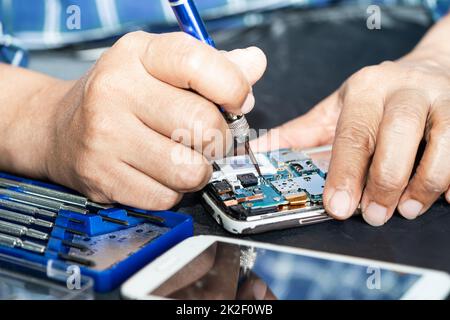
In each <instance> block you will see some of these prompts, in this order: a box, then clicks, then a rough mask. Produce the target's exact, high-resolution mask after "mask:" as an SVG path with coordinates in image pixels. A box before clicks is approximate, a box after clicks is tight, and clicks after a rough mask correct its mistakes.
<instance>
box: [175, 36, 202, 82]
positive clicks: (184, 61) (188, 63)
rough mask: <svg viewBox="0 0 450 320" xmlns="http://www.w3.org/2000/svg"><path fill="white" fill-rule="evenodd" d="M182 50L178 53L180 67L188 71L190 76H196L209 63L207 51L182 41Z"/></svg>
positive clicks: (180, 44)
mask: <svg viewBox="0 0 450 320" xmlns="http://www.w3.org/2000/svg"><path fill="white" fill-rule="evenodd" d="M178 45H179V46H182V47H181V50H179V51H178V55H179V60H180V66H181V67H182V68H183V69H184V70H186V72H187V73H188V74H192V75H196V74H199V73H200V71H201V70H202V68H203V66H204V64H205V62H206V61H208V57H207V54H206V52H205V50H202V49H200V48H199V47H198V46H195V45H192V44H189V43H187V41H181V42H180V43H179V44H178Z"/></svg>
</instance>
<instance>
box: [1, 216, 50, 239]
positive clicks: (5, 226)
mask: <svg viewBox="0 0 450 320" xmlns="http://www.w3.org/2000/svg"><path fill="white" fill-rule="evenodd" d="M0 232H3V233H6V234H10V235H13V236H18V237H22V236H27V237H30V238H35V239H39V240H48V239H49V238H50V235H49V234H48V233H45V232H42V231H39V230H35V229H31V228H27V227H25V226H21V225H18V224H14V223H10V222H6V221H2V220H0Z"/></svg>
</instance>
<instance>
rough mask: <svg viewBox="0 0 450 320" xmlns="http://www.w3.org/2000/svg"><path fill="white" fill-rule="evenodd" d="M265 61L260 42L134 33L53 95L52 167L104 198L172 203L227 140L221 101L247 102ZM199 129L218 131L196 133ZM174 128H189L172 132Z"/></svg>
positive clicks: (200, 179) (66, 181)
mask: <svg viewBox="0 0 450 320" xmlns="http://www.w3.org/2000/svg"><path fill="white" fill-rule="evenodd" d="M265 66H266V60H265V56H264V54H263V53H262V52H261V51H260V50H259V49H257V48H248V49H244V50H235V51H232V52H228V53H223V52H219V51H217V50H215V49H214V48H211V47H209V46H207V45H205V44H202V43H200V42H199V41H197V40H196V39H194V38H193V37H191V36H188V35H186V34H183V33H172V34H163V35H154V34H148V33H144V32H136V33H131V34H128V35H126V36H124V37H123V38H121V39H120V40H119V41H118V42H117V43H116V44H115V45H114V46H113V47H112V48H111V49H110V50H108V51H107V52H106V53H105V54H104V55H103V56H102V57H101V58H100V59H99V61H98V62H97V63H96V65H95V66H94V67H93V69H92V70H91V71H90V72H89V73H88V74H87V75H86V76H85V77H84V78H82V79H81V80H79V81H77V82H76V83H71V84H70V88H69V89H68V91H67V94H66V95H65V96H64V97H63V98H62V99H60V100H58V101H56V103H54V105H55V107H53V112H51V116H50V119H49V120H48V123H50V125H49V130H48V132H49V133H48V136H49V137H50V138H51V139H50V141H49V142H48V144H47V146H46V148H47V151H46V152H45V154H46V155H47V156H46V158H45V159H44V160H43V161H42V163H43V164H45V170H44V171H45V176H47V177H48V178H50V179H51V180H53V181H56V182H58V183H61V184H63V185H66V186H69V187H71V188H73V189H75V190H78V191H80V192H81V193H83V194H85V195H87V196H88V197H89V198H91V199H92V200H94V201H97V202H101V203H110V202H120V203H123V204H125V205H129V206H134V207H139V208H143V209H149V210H163V209H168V208H170V207H172V206H173V205H175V204H176V203H177V202H178V201H179V200H180V198H181V196H182V194H183V193H185V192H191V191H195V190H199V189H201V188H202V187H203V186H204V185H205V184H206V183H207V181H208V180H209V177H210V175H211V172H212V168H211V165H210V162H209V159H208V155H205V154H204V153H202V152H203V150H209V151H210V155H211V156H212V157H214V156H215V155H220V154H221V152H222V150H218V149H220V146H222V148H224V149H226V148H227V146H228V145H227V142H228V141H229V139H226V137H227V129H228V126H227V124H226V122H225V121H224V119H223V117H222V115H221V113H220V112H219V110H218V108H217V106H216V105H220V106H222V107H223V108H225V109H226V110H228V111H229V112H232V113H241V112H248V111H250V109H251V108H252V107H253V105H254V98H253V95H252V93H251V92H252V91H251V86H252V85H253V84H254V83H255V82H256V81H257V80H258V79H259V78H260V77H261V76H262V74H263V72H264V70H265ZM64 86H66V87H67V84H64ZM55 90H56V88H55ZM196 128H201V129H202V130H203V132H207V131H208V130H209V129H211V130H212V131H214V132H218V133H219V135H218V136H213V137H208V136H207V135H201V136H200V138H199V139H194V136H195V137H197V136H196V135H195V133H196V132H194V131H195V130H196ZM176 130H184V132H187V133H188V134H189V135H190V137H188V138H187V139H184V140H183V139H179V140H177V141H174V140H172V139H171V137H173V134H174V132H175V131H176ZM183 137H184V136H183ZM218 142H219V143H218ZM217 145H218V146H219V147H217Z"/></svg>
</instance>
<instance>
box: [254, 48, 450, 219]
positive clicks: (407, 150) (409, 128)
mask: <svg viewBox="0 0 450 320" xmlns="http://www.w3.org/2000/svg"><path fill="white" fill-rule="evenodd" d="M275 137H279V141H273V140H274V139H275ZM422 139H425V141H426V142H427V144H426V149H425V152H424V154H423V156H422V158H421V159H420V164H419V166H418V167H417V169H416V170H415V172H413V166H414V162H415V159H416V155H417V151H418V147H419V143H420V142H421V140H422ZM333 140H334V143H333V152H332V159H331V163H330V168H329V172H328V176H327V181H326V184H325V189H324V206H325V208H326V210H327V211H328V213H329V214H330V215H332V216H333V217H335V218H337V219H341V220H342V219H347V218H349V217H350V216H351V215H352V214H353V212H354V211H355V210H356V208H357V206H358V204H359V203H361V209H362V212H363V217H364V219H365V220H366V221H367V222H368V223H369V224H371V225H373V226H381V225H383V224H384V223H386V222H387V221H388V220H389V219H390V218H391V217H392V215H393V213H394V210H395V209H396V208H398V211H399V212H400V214H402V215H403V216H404V217H405V218H407V219H415V218H416V217H418V216H420V215H421V214H423V213H424V212H425V211H427V209H428V208H429V207H430V206H431V205H432V204H433V202H434V201H435V200H436V199H437V198H438V197H439V196H440V195H441V194H442V193H444V192H446V199H447V202H450V189H449V184H450V166H449V165H448V161H449V160H450V60H449V59H448V57H447V56H446V55H440V54H439V53H438V52H436V51H432V52H431V53H430V54H429V53H428V52H427V51H417V52H413V53H411V54H410V55H408V56H406V57H404V58H402V59H400V60H398V61H396V62H384V63H382V64H380V65H376V66H370V67H366V68H364V69H362V70H360V71H359V72H357V73H356V74H354V75H353V76H351V77H350V78H349V79H348V80H347V81H346V82H345V83H344V84H343V85H342V86H341V88H340V89H339V90H337V91H336V92H334V93H333V94H332V95H331V96H329V97H328V98H326V99H325V100H323V101H322V102H321V103H319V104H318V105H317V106H316V107H315V108H313V109H312V110H311V111H310V112H308V113H307V114H306V115H304V116H302V117H299V118H297V119H294V120H292V121H290V122H288V123H286V124H284V125H282V126H281V127H279V128H276V129H273V130H272V131H271V132H269V134H268V135H266V136H263V137H262V138H260V139H259V140H258V141H254V142H253V146H254V147H255V148H257V149H261V148H264V146H270V145H273V144H274V142H277V143H279V147H280V148H284V147H297V148H306V147H313V146H318V145H322V144H328V143H331V142H333ZM411 175H412V177H411Z"/></svg>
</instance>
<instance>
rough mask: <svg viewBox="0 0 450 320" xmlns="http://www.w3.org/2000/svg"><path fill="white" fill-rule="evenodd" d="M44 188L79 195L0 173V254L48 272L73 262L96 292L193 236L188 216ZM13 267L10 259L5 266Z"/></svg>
mask: <svg viewBox="0 0 450 320" xmlns="http://www.w3.org/2000/svg"><path fill="white" fill-rule="evenodd" d="M35 189H37V191H36V190H35ZM46 190H50V191H52V190H54V191H57V192H60V193H59V194H63V195H74V196H75V197H79V198H82V196H81V195H78V194H77V193H75V192H73V191H71V190H68V189H66V188H63V187H61V186H57V185H53V184H49V183H44V182H40V181H35V180H30V179H24V178H19V177H16V176H13V175H9V174H6V173H1V172H0V238H1V236H3V237H4V239H6V240H4V239H3V240H4V241H3V242H2V241H1V240H2V239H0V255H3V256H6V257H11V258H12V261H22V262H27V263H33V264H35V265H36V264H37V265H41V266H43V267H45V268H47V270H48V272H50V273H51V270H52V268H54V269H57V270H72V269H71V267H73V266H76V267H78V269H79V270H80V272H81V275H82V276H86V277H89V278H91V279H92V280H93V282H94V289H95V291H96V292H108V291H111V290H113V289H115V288H117V287H118V286H119V285H120V284H121V283H122V282H124V281H125V280H126V279H128V278H129V277H130V276H131V275H132V274H134V273H135V272H137V271H138V270H139V269H141V268H142V267H144V266H145V265H146V264H148V263H149V262H150V261H152V260H153V259H155V258H156V257H158V256H159V255H161V254H162V253H164V252H165V251H167V250H168V249H170V248H171V247H172V246H174V245H176V244H177V243H179V242H181V241H182V240H184V239H186V238H188V237H190V236H192V235H193V221H192V218H191V217H190V216H188V215H184V214H180V213H175V212H171V211H145V210H140V209H135V208H129V207H125V206H121V205H114V206H102V205H99V204H94V205H95V206H96V207H89V205H86V206H85V207H83V206H81V205H74V204H73V203H71V202H70V201H68V203H67V202H66V201H64V200H61V199H55V198H54V197H53V194H51V195H50V196H49V195H48V192H47V191H46ZM57 195H58V194H57ZM86 200H87V199H86ZM91 204H93V203H91ZM55 206H56V207H55ZM32 208H35V209H33V210H32ZM20 219H22V221H21V220H20ZM10 224H14V225H15V226H16V227H17V226H19V227H20V228H21V229H20V228H19V227H17V228H16V229H20V231H21V232H22V233H21V234H15V233H17V232H18V231H17V230H16V231H14V230H13V231H11V230H9V229H8V227H9V226H10ZM30 229H31V230H30ZM5 230H6V231H5ZM41 234H42V236H41ZM39 237H41V238H42V239H40V238H39ZM44 237H45V239H44ZM36 238H37V239H36ZM14 239H15V240H16V241H15V242H14V241H12V240H14ZM18 239H20V241H19V240H18ZM10 240H11V241H10ZM8 241H10V242H11V243H10V245H8V243H9V242H8ZM5 243H6V245H5ZM33 245H35V246H34V247H33ZM30 246H31V250H30ZM33 250H34V251H33ZM39 250H40V251H39ZM86 262H89V263H86ZM2 264H3V262H2V260H1V259H0V268H2V267H6V265H2ZM14 266H15V264H14V262H12V263H9V264H8V266H7V267H8V269H14V268H15V267H14ZM19 269H20V268H19V266H18V264H17V270H13V271H20V272H22V273H23V274H24V275H26V271H23V270H19ZM48 272H47V273H48Z"/></svg>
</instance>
